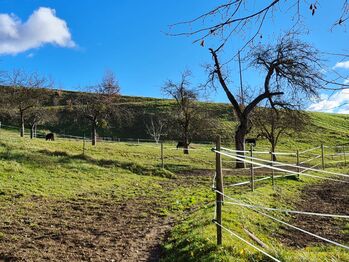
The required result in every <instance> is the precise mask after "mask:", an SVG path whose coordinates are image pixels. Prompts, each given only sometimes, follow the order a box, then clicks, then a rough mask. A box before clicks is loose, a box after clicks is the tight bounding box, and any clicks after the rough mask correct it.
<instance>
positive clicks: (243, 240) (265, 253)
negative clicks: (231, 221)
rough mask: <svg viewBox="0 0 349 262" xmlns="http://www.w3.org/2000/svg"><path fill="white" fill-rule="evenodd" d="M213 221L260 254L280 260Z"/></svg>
mask: <svg viewBox="0 0 349 262" xmlns="http://www.w3.org/2000/svg"><path fill="white" fill-rule="evenodd" d="M213 223H215V224H216V225H217V226H219V227H221V228H223V229H224V230H225V231H227V232H229V233H230V234H231V235H232V236H235V237H236V238H238V239H239V240H240V241H242V242H244V243H245V244H247V245H249V246H251V247H253V248H254V249H256V250H258V251H259V252H261V253H262V254H264V255H266V256H267V257H269V258H271V259H272V260H274V261H277V262H281V260H279V259H277V258H275V257H273V256H272V255H269V254H268V253H267V252H265V251H264V250H263V249H261V248H259V247H257V246H256V245H254V244H252V243H250V242H248V241H247V240H245V239H243V238H242V237H240V236H239V235H238V234H236V233H234V232H233V231H231V230H230V229H229V228H227V227H225V226H223V225H222V224H220V223H218V222H217V221H215V220H214V221H213Z"/></svg>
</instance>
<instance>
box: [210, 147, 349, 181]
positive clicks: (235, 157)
mask: <svg viewBox="0 0 349 262" xmlns="http://www.w3.org/2000/svg"><path fill="white" fill-rule="evenodd" d="M213 151H214V152H216V153H218V154H221V155H225V156H228V157H232V158H234V159H236V160H239V161H243V162H245V163H249V164H253V165H258V166H261V167H266V168H268V169H272V170H276V171H281V172H286V173H290V174H293V175H299V174H300V172H295V171H291V170H287V169H282V168H279V167H274V166H270V165H265V164H261V163H257V162H253V161H250V160H247V159H245V158H240V157H237V156H232V155H229V154H227V153H223V152H220V151H216V150H213ZM266 161H267V160H266ZM285 166H286V164H285ZM289 166H293V165H289ZM293 167H300V166H293ZM302 175H303V176H308V177H313V178H318V179H324V180H331V181H335V182H341V183H346V184H349V182H347V181H344V180H339V179H332V178H329V177H321V176H316V175H310V174H305V173H302Z"/></svg>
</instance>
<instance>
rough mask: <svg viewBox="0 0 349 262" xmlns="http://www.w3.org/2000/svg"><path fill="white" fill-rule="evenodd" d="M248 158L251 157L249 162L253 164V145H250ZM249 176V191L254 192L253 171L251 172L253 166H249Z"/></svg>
mask: <svg viewBox="0 0 349 262" xmlns="http://www.w3.org/2000/svg"><path fill="white" fill-rule="evenodd" d="M250 156H251V162H253V159H252V158H253V145H252V144H251V145H250ZM250 175H251V190H252V192H253V191H254V170H253V164H252V163H251V165H250Z"/></svg>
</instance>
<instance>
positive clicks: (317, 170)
mask: <svg viewBox="0 0 349 262" xmlns="http://www.w3.org/2000/svg"><path fill="white" fill-rule="evenodd" d="M222 149H224V150H225V151H231V150H230V149H227V148H223V147H222ZM221 153H223V152H221ZM223 155H225V156H228V157H232V158H235V159H236V158H240V157H237V156H233V155H230V154H223ZM244 157H245V158H249V159H252V160H258V161H262V162H267V163H274V164H275V163H276V164H279V165H280V166H288V167H293V168H300V169H304V170H306V171H314V172H319V173H324V174H331V175H337V176H342V177H349V175H347V174H342V173H336V172H331V171H326V170H320V169H315V168H312V167H303V166H298V165H292V164H287V163H282V162H278V161H271V160H266V159H262V158H256V157H250V156H244ZM241 159H243V158H241ZM241 159H239V161H242V160H241ZM258 164H259V163H258ZM262 166H263V167H267V168H269V169H273V168H272V167H271V166H268V165H262ZM277 166H278V165H274V166H273V167H277ZM279 171H289V170H279Z"/></svg>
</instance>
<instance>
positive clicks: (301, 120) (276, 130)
mask: <svg viewBox="0 0 349 262" xmlns="http://www.w3.org/2000/svg"><path fill="white" fill-rule="evenodd" d="M251 118H252V122H253V124H254V129H255V131H256V132H257V134H258V137H263V138H265V139H267V140H268V142H269V143H270V152H273V153H274V152H275V150H276V146H277V144H278V142H279V139H280V138H281V137H282V136H289V137H290V136H292V135H294V134H296V135H299V133H300V132H302V131H304V130H305V129H306V126H307V123H308V122H309V116H308V115H307V114H306V113H304V112H303V111H299V110H287V109H286V110H278V111H276V110H274V109H272V108H271V107H260V108H257V109H256V110H255V111H254V112H253V114H252V117H251ZM273 160H274V161H277V159H276V155H275V154H273Z"/></svg>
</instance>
